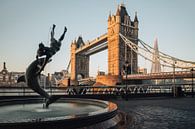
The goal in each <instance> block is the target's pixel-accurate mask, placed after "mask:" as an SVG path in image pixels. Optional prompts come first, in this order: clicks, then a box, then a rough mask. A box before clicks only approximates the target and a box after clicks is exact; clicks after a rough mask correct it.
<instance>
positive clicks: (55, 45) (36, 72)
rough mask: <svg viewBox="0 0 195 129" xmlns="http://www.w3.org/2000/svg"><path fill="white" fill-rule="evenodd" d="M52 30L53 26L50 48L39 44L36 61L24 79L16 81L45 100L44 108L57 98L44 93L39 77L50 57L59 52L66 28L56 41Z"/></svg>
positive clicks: (28, 69)
mask: <svg viewBox="0 0 195 129" xmlns="http://www.w3.org/2000/svg"><path fill="white" fill-rule="evenodd" d="M54 29H55V25H53V28H52V31H51V43H50V47H46V46H45V45H44V44H43V43H40V44H39V48H38V50H37V55H36V60H35V61H33V62H32V63H31V64H30V65H29V66H28V68H27V70H26V73H25V78H24V77H21V78H19V79H18V82H21V81H26V84H27V86H28V87H30V88H31V89H32V90H34V91H35V92H37V93H38V94H39V95H41V96H42V97H44V98H45V99H46V102H45V105H44V107H46V108H47V107H48V106H49V104H51V103H53V102H55V101H56V100H57V99H58V98H59V97H56V96H49V94H48V93H47V92H45V91H44V90H43V89H42V88H41V87H40V84H39V77H40V74H41V72H42V71H43V70H44V68H45V66H46V64H47V63H48V62H50V61H51V57H52V56H53V55H55V53H56V52H57V51H59V50H60V47H61V41H62V40H63V39H64V36H65V33H66V31H67V28H66V27H64V32H63V34H62V35H61V37H60V38H59V40H56V39H55V38H54ZM43 56H45V57H43Z"/></svg>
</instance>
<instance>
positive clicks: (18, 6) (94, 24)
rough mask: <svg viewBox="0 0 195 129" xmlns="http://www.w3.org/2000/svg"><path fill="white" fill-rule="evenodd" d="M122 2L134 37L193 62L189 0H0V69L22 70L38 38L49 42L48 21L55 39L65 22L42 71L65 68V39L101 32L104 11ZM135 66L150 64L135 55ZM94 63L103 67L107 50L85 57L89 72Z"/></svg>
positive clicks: (194, 23)
mask: <svg viewBox="0 0 195 129" xmlns="http://www.w3.org/2000/svg"><path fill="white" fill-rule="evenodd" d="M122 2H123V3H124V4H125V6H126V8H127V11H128V13H129V14H130V16H131V19H133V18H134V14H135V12H136V11H137V12H138V19H139V38H140V39H142V40H143V41H145V42H147V43H148V44H149V45H151V46H153V41H154V39H155V38H158V44H159V49H160V51H162V52H165V53H167V54H169V55H172V56H175V57H177V58H181V59H184V60H191V61H195V40H194V37H195V15H194V13H195V8H194V5H195V1H193V0H187V1H184V0H147V1H146V0H122V1H120V0H55V1H54V0H0V18H1V20H0V69H2V67H3V62H4V61H5V62H7V68H8V70H9V71H25V69H26V67H27V66H28V65H29V64H30V63H31V61H32V60H34V59H35V55H36V50H37V48H38V44H39V42H44V44H45V45H49V39H50V37H49V36H50V35H49V34H50V30H51V26H52V24H53V23H54V24H56V26H57V27H56V35H55V36H56V37H57V38H58V37H59V36H60V35H61V33H62V32H63V28H64V26H67V29H68V31H67V34H66V36H65V39H64V41H63V44H62V47H61V50H60V51H59V52H58V53H57V54H56V55H54V56H53V58H52V59H53V61H52V62H51V63H50V64H49V65H48V66H47V67H46V69H45V73H48V72H51V73H52V72H54V71H61V70H62V69H66V67H67V65H68V61H69V60H70V44H71V41H72V40H74V39H75V38H77V37H78V36H80V35H82V37H83V39H84V41H87V40H93V39H95V38H96V37H98V36H100V35H101V34H104V33H106V32H107V18H108V15H109V12H110V11H111V12H112V13H115V12H116V8H117V5H118V4H120V3H122ZM139 66H141V67H149V66H150V63H149V62H146V61H145V60H144V59H142V58H140V59H139ZM98 67H99V69H100V70H103V71H107V51H103V52H101V53H98V54H96V55H93V56H91V61H90V74H91V75H96V73H97V70H98Z"/></svg>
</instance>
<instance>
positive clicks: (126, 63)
mask: <svg viewBox="0 0 195 129" xmlns="http://www.w3.org/2000/svg"><path fill="white" fill-rule="evenodd" d="M128 66H129V62H128V61H127V60H126V61H125V78H126V81H125V89H126V99H127V74H128V73H127V72H128Z"/></svg>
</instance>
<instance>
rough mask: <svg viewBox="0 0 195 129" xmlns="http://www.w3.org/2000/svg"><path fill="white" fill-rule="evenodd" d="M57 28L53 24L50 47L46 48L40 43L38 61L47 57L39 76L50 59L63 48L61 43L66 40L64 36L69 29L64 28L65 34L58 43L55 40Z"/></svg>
mask: <svg viewBox="0 0 195 129" xmlns="http://www.w3.org/2000/svg"><path fill="white" fill-rule="evenodd" d="M55 26H56V25H54V24H53V28H52V31H51V40H50V41H51V43H50V47H45V46H44V44H43V43H40V44H39V49H38V50H37V55H36V59H38V58H39V57H42V56H44V55H45V56H46V57H45V60H44V62H43V64H42V66H41V67H40V70H39V71H38V72H37V74H40V73H41V71H43V69H44V67H45V65H46V64H47V63H48V61H49V59H50V58H51V57H52V56H53V55H55V54H56V52H57V51H59V50H60V47H61V41H62V40H63V39H64V36H65V33H66V31H67V28H66V27H64V32H63V34H62V35H61V37H60V38H59V40H58V41H57V40H56V39H55V38H54V29H55Z"/></svg>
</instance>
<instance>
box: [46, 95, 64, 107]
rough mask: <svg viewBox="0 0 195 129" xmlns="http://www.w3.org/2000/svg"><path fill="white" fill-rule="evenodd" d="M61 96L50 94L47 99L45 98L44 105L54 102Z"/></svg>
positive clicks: (47, 105)
mask: <svg viewBox="0 0 195 129" xmlns="http://www.w3.org/2000/svg"><path fill="white" fill-rule="evenodd" d="M61 97H62V96H56V95H52V96H50V97H49V99H47V100H46V103H45V107H46V108H48V107H49V105H50V104H52V103H54V102H56V101H57V100H58V99H60V98H61Z"/></svg>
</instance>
